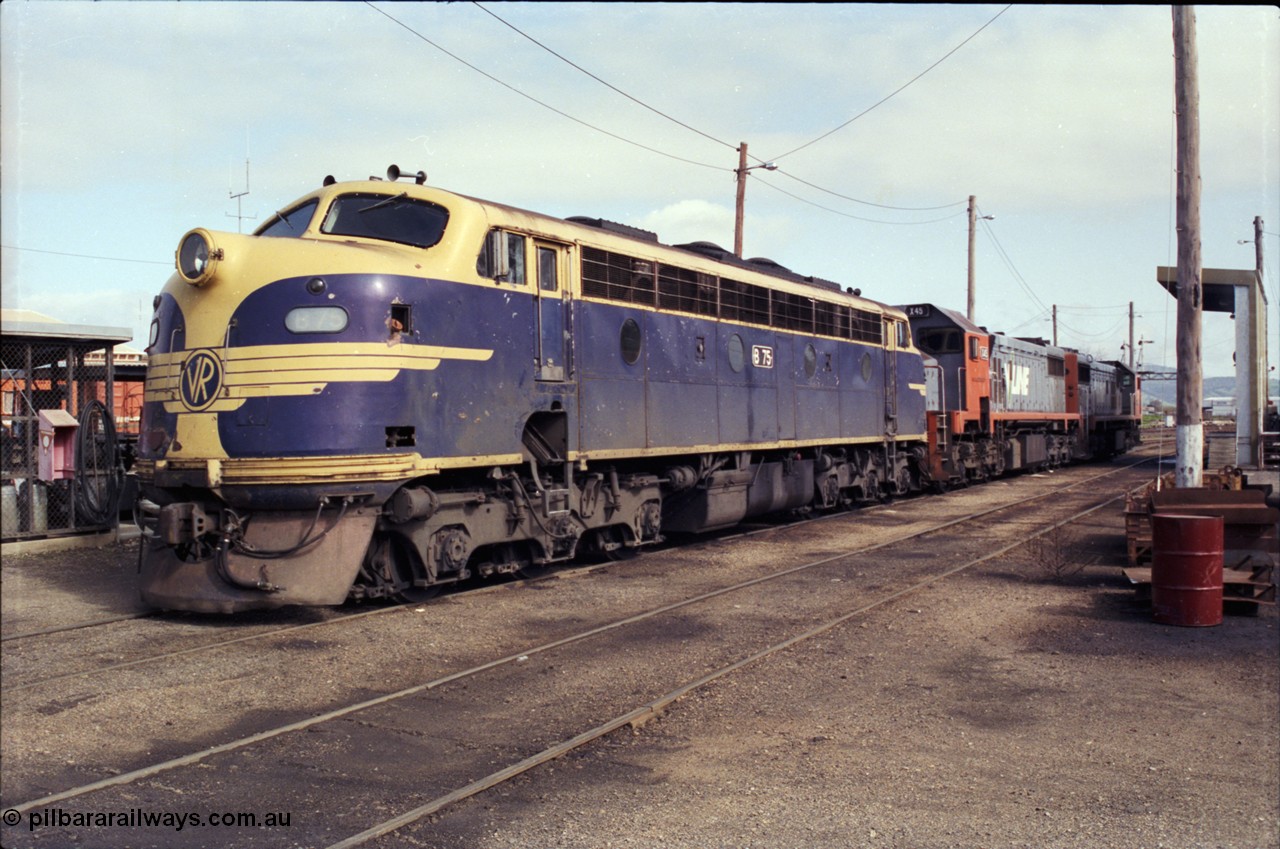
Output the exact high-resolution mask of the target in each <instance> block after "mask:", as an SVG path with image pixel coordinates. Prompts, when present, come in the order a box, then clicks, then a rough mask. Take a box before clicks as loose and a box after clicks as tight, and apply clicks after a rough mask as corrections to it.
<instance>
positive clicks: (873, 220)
mask: <svg viewBox="0 0 1280 849" xmlns="http://www.w3.org/2000/svg"><path fill="white" fill-rule="evenodd" d="M788 176H789V175H788ZM754 179H755V180H756V181H757V182H758V183H760V185H762V186H766V187H768V188H770V189H773V190H774V191H775V192H778V193H779V194H784V195H786V196H787V197H789V198H794V199H795V200H798V201H800V202H801V203H805V204H808V205H809V206H812V207H816V208H818V209H821V210H823V211H824V212H830V213H832V214H833V215H839V216H841V217H842V218H852V219H853V220H854V221H865V222H867V223H869V224H906V225H915V224H937V223H938V222H940V221H950V220H951V219H952V218H956V217H958V216H961V215H964V214H965V211H964V210H960V211H959V212H956V213H952V214H951V215H944V216H942V217H941V218H931V219H930V220H928V221H883V220H880V219H876V218H863V217H862V216H859V215H851V214H849V213H847V212H841V211H840V210H838V209H832V208H831V207H829V206H823V205H822V204H820V203H815V202H813V201H811V200H807V199H806V198H802V197H800V196H799V195H797V194H792V193H791V192H789V191H787V190H786V189H780V188H778V187H777V186H775V185H774V184H773V183H770V182H768V181H767V180H761V179H760V178H759V177H754ZM806 185H808V184H807V183H806ZM814 188H817V187H816V186H815V187H814ZM830 194H835V193H834V192H831V193H830ZM836 197H844V195H836ZM846 199H847V200H852V198H846ZM872 205H873V206H875V205H876V204H872ZM882 208H883V209H901V208H902V207H896V206H887V207H882ZM945 208H946V207H930V209H945Z"/></svg>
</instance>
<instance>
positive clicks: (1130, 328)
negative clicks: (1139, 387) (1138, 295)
mask: <svg viewBox="0 0 1280 849" xmlns="http://www.w3.org/2000/svg"><path fill="white" fill-rule="evenodd" d="M1129 371H1133V301H1130V302H1129Z"/></svg>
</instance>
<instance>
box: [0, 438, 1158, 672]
mask: <svg viewBox="0 0 1280 849" xmlns="http://www.w3.org/2000/svg"><path fill="white" fill-rule="evenodd" d="M1151 459H1152V458H1143V459H1141V460H1137V461H1135V462H1133V463H1129V464H1128V465H1125V466H1121V467H1119V468H1117V469H1112V470H1109V471H1107V472H1103V473H1102V474H1101V475H1098V476H1095V477H1091V478H1087V479H1085V480H1084V481H1077V482H1076V483H1073V484H1068V485H1067V486H1064V487H1062V488H1061V489H1060V490H1055V491H1054V493H1048V494H1045V495H1037V496H1033V497H1032V498H1029V499H1024V501H1021V502H1018V503H1019V504H1023V503H1028V502H1031V501H1036V500H1039V499H1041V498H1045V497H1047V496H1048V495H1049V494H1056V493H1057V492H1064V491H1066V490H1068V489H1071V488H1073V487H1076V486H1080V485H1082V484H1085V483H1089V482H1091V481H1094V480H1097V479H1098V478H1099V477H1106V476H1107V475H1110V474H1115V473H1117V472H1120V471H1125V470H1127V469H1131V468H1133V467H1134V466H1139V465H1141V464H1142V463H1145V462H1150V460H1151ZM954 491H955V492H959V491H960V490H954ZM879 506H884V505H876V507H879ZM1009 506H1013V505H1009ZM874 509H875V507H870V508H868V509H867V512H871V511H873V510H874ZM992 509H993V510H1000V509H1005V508H1003V507H996V508H992ZM847 515H848V512H847V511H841V512H837V513H828V514H824V515H821V516H813V517H810V518H808V519H805V520H804V521H803V522H793V523H788V524H782V525H774V526H770V527H765V528H759V529H753V530H749V531H744V532H741V533H733V534H728V535H725V536H722V537H717V538H716V539H715V540H709V541H707V542H704V543H699V544H703V545H708V544H711V543H713V542H726V541H730V540H734V539H742V538H744V537H749V536H753V535H755V534H760V533H766V532H768V531H775V530H778V529H779V528H782V527H794V526H797V525H802V524H805V523H807V522H820V521H826V520H828V519H835V518H839V517H842V516H847ZM982 515H985V514H983V513H975V514H971V515H968V516H963V517H960V518H959V519H956V520H954V521H956V522H962V521H968V520H969V519H972V518H978V517H979V516H982ZM947 527H950V525H945V524H944V525H938V526H936V527H931V528H927V529H925V530H923V531H919V532H917V533H916V534H914V535H907V536H903V537H899V538H898V539H897V540H894V542H902V541H905V540H909V539H914V538H915V537H916V536H919V535H923V534H927V533H932V532H934V531H937V530H943V529H945V528H947ZM867 550H873V549H867ZM860 551H862V549H859V550H858V551H852V552H849V553H850V554H857V553H859V552H860ZM610 565H614V564H610V563H602V564H598V565H595V566H587V567H579V568H574V569H572V570H566V571H561V572H556V573H553V574H551V575H543V576H539V577H537V578H529V579H525V580H520V581H511V582H508V583H504V584H498V585H492V586H485V587H478V588H475V589H472V590H467V594H468V595H472V594H484V593H488V592H497V591H500V590H507V589H511V588H518V587H522V586H524V585H526V584H530V583H533V582H535V581H544V580H548V579H552V578H565V577H571V576H575V575H584V574H590V573H591V572H595V571H598V570H600V569H604V568H608V567H609V566H610ZM416 606H417V605H411V604H405V605H396V606H393V607H384V608H378V609H377V610H368V611H364V612H361V613H353V614H347V615H341V616H335V617H333V618H332V619H326V620H324V621H323V622H305V623H303V624H301V625H291V626H288V627H286V628H276V629H272V630H268V631H262V632H259V633H257V634H249V635H246V636H242V637H233V638H232V639H229V640H218V641H217V642H212V643H206V644H204V645H200V646H192V647H190V648H186V649H178V650H177V651H172V652H164V653H162V654H154V655H148V656H147V657H142V658H137V659H135V660H128V661H123V662H121V663H113V664H109V665H107V666H99V667H96V668H93V669H81V670H77V671H75V672H63V673H60V674H58V675H51V676H49V677H48V678H40V679H37V680H34V681H27V682H25V683H22V684H12V685H9V686H0V694H10V693H17V692H21V691H22V690H28V689H31V688H34V687H40V686H44V685H45V684H51V683H54V682H56V681H64V680H66V679H68V678H80V677H84V676H86V675H98V674H101V673H106V672H115V671H119V670H122V669H129V668H132V667H135V666H141V665H143V664H146V663H154V662H156V661H160V660H168V659H171V658H175V657H181V656H183V655H189V654H196V653H198V652H202V651H213V650H215V649H220V648H225V647H227V646H231V645H236V644H238V643H245V642H249V641H251V640H259V639H267V638H269V637H275V636H279V635H281V634H291V633H294V632H296V631H301V630H306V629H309V628H321V627H324V626H326V625H336V624H339V623H342V622H346V621H348V620H353V619H361V618H364V617H367V616H374V615H380V614H383V613H394V612H398V611H400V612H402V611H404V610H406V609H411V608H414V607H416ZM151 615H155V612H141V613H137V614H134V615H132V616H121V617H118V618H115V619H102V620H98V621H96V622H86V623H81V624H79V625H70V626H64V627H61V628H51V629H48V630H47V631H32V632H29V633H27V634H15V635H13V636H11V637H6V638H5V639H6V640H16V639H21V638H23V637H34V636H43V635H44V634H46V633H57V632H59V631H64V630H74V629H76V628H86V627H91V626H94V625H105V624H111V623H113V622H122V621H129V620H132V619H140V618H144V617H147V616H151Z"/></svg>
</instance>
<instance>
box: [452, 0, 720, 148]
mask: <svg viewBox="0 0 1280 849" xmlns="http://www.w3.org/2000/svg"><path fill="white" fill-rule="evenodd" d="M472 3H473V5H475V7H476V8H477V9H479V10H480V11H482V12H484V13H485V14H487V15H489V16H491V17H492V18H494V19H495V20H496V21H498V22H499V23H500V24H502V25H503V26H505V27H507V28H508V29H510V30H512V31H513V32H515V33H516V34H517V35H519V36H520V37H522V38H526V39H528V40H529V41H531V42H533V43H534V44H536V45H538V46H539V47H541V48H542V49H543V50H545V51H547V52H548V53H550V54H551V55H552V56H554V57H556V58H557V59H559V60H560V61H561V62H564V63H565V64H566V65H569V66H571V67H574V68H577V69H578V70H579V71H581V72H582V73H584V74H586V75H587V76H588V77H591V79H593V80H595V81H596V82H598V83H600V84H601V85H602V86H605V87H606V88H608V89H610V90H612V91H616V92H617V93H618V94H620V95H622V96H623V97H625V98H626V99H627V100H630V101H631V102H632V103H635V104H637V105H638V106H642V107H644V108H645V109H648V110H649V111H650V112H652V113H654V114H655V115H660V116H662V117H663V118H666V119H667V120H668V121H671V122H672V123H674V124H679V125H680V126H682V127H684V128H685V129H686V130H689V131H690V132H694V133H697V134H698V135H700V136H702V137H703V138H705V139H710V140H711V141H713V142H715V143H716V144H721V145H724V146H725V147H727V148H730V149H731V150H736V149H737V145H734V144H730V143H729V142H727V141H723V140H721V139H718V138H716V137H715V136H713V135H711V134H710V133H704V132H703V131H702V130H699V129H698V128H697V127H691V126H689V125H688V124H686V123H685V122H684V121H681V120H679V119H678V118H672V117H671V116H670V115H668V114H667V113H666V112H663V111H662V110H661V109H656V108H654V107H652V106H650V105H649V104H647V103H645V102H644V101H643V100H640V99H639V98H636V97H632V96H631V95H630V94H627V92H625V91H623V90H622V89H620V88H618V87H617V86H615V85H613V84H612V83H610V82H607V81H605V80H602V79H600V77H598V76H596V75H595V74H593V73H591V72H590V71H588V70H587V69H586V68H584V67H582V66H581V65H579V64H577V63H576V62H573V61H571V60H569V59H566V58H565V57H564V56H562V55H560V54H559V53H557V52H556V51H554V50H552V49H551V48H550V47H548V46H547V45H545V44H543V43H542V42H541V41H538V40H537V39H536V38H534V37H533V36H531V35H529V34H528V33H527V32H525V31H524V30H522V29H520V28H519V27H517V26H515V25H514V24H512V23H511V22H510V21H507V20H504V19H503V18H501V17H499V16H498V15H496V14H494V13H493V12H492V11H490V10H489V9H486V8H485V7H484V6H482V5H481V4H480V3H476V2H475V0H472Z"/></svg>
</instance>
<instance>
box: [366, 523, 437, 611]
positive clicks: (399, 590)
mask: <svg viewBox="0 0 1280 849" xmlns="http://www.w3.org/2000/svg"><path fill="white" fill-rule="evenodd" d="M375 545H376V549H375V551H374V553H373V562H374V566H375V574H376V575H377V577H378V579H379V580H380V581H381V582H382V583H383V584H384V586H386V588H387V590H388V593H387V596H388V597H389V598H390V599H391V600H392V601H394V602H396V603H398V604H421V603H422V602H424V601H430V600H431V599H433V598H435V597H436V596H438V595H439V594H440V585H439V584H431V585H429V586H425V587H418V586H414V583H413V582H414V580H415V579H416V578H418V577H419V573H418V568H417V564H418V558H417V556H416V555H415V554H414V552H413V550H412V549H411V547H410V544H409V541H408V540H406V539H404V538H403V537H401V536H399V535H397V534H388V535H387V536H384V537H382V538H381V539H379V540H378V541H377V542H376V543H375Z"/></svg>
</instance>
